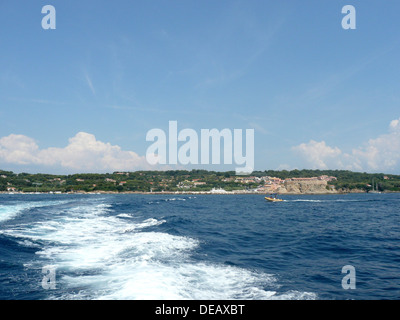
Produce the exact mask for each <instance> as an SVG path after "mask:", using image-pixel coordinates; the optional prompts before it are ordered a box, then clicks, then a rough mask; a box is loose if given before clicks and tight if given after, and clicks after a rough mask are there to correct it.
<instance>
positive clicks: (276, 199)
mask: <svg viewBox="0 0 400 320" xmlns="http://www.w3.org/2000/svg"><path fill="white" fill-rule="evenodd" d="M265 200H267V201H269V202H282V201H285V200H283V199H279V198H277V195H276V194H271V195H270V196H269V197H265Z"/></svg>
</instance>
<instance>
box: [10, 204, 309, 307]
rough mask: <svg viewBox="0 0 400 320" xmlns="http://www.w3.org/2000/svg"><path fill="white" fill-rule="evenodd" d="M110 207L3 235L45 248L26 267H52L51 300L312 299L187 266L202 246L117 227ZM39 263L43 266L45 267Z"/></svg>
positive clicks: (206, 266)
mask: <svg viewBox="0 0 400 320" xmlns="http://www.w3.org/2000/svg"><path fill="white" fill-rule="evenodd" d="M121 216H122V217H126V216H125V214H118V215H113V211H112V207H111V206H110V205H109V204H106V203H103V204H98V205H93V204H92V203H91V202H87V203H85V202H84V201H83V202H82V203H81V204H80V205H79V206H76V207H72V208H68V209H63V211H62V212H59V213H58V214H55V215H53V214H52V215H51V220H49V221H46V220H44V221H37V222H36V223H34V224H30V225H29V226H15V227H13V228H12V229H9V230H5V232H6V233H8V234H12V235H14V236H17V237H20V238H23V240H21V241H27V243H29V244H31V243H32V244H34V242H35V241H36V240H40V241H41V242H43V241H45V242H48V244H47V245H45V246H44V247H41V250H40V251H38V252H37V255H38V256H39V257H41V258H42V259H40V260H39V261H35V262H32V263H26V264H25V265H26V266H27V267H32V268H33V267H36V268H41V267H42V265H39V264H40V263H45V264H46V265H47V264H52V265H54V266H55V267H56V269H57V270H58V271H57V272H58V274H59V276H58V278H57V288H60V289H61V290H62V291H61V292H62V294H61V295H59V294H58V295H57V293H53V292H49V294H53V295H50V296H49V297H48V298H49V299H107V300H111V299H196V300H199V299H210V300H224V299H229V300H232V299H259V300H261V299H297V298H300V299H303V298H310V297H312V294H308V293H304V292H297V291H293V292H287V293H285V294H277V289H278V288H279V285H278V284H277V280H276V278H275V277H274V276H273V275H269V274H266V273H262V272H256V271H251V270H247V269H243V268H239V267H234V266H229V265H224V264H217V263H211V262H198V261H193V259H191V254H192V252H193V251H194V250H195V249H196V248H197V247H198V246H199V241H197V240H196V239H193V238H189V237H183V236H176V235H171V234H167V233H163V232H155V231H146V228H147V227H151V226H158V225H161V224H163V223H166V221H165V220H157V219H154V218H149V219H146V220H143V221H138V219H139V218H138V217H132V216H129V217H131V218H132V219H121ZM43 259H44V260H43Z"/></svg>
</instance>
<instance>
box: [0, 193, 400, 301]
mask: <svg viewBox="0 0 400 320" xmlns="http://www.w3.org/2000/svg"><path fill="white" fill-rule="evenodd" d="M282 198H283V199H285V200H286V201H285V202H281V203H269V202H266V201H265V200H264V196H263V195H136V194H135V195H126V194H121V195H118V194H115V195H68V194H59V195H56V194H32V195H20V194H14V195H8V194H2V195H0V299H2V300H4V299H6V300H8V299H12V300H20V299H30V300H32V299H33V300H42V299H45V300H48V299H50V300H52V299H74V300H75V299H107V300H111V299H157V300H163V299H179V300H181V299H182V300H183V299H193V300H199V299H211V300H226V299H228V300H231V299H232V300H236V299H239V300H268V299H316V300H343V299H354V300H370V299H390V300H394V299H400V194H348V195H318V196H317V195H313V196H311V195H309V196H307V195H291V196H289V195H287V196H282ZM344 266H351V267H352V268H353V270H354V272H353V273H346V272H344V273H342V268H343V267H344ZM346 270H347V269H346ZM349 272H350V271H349ZM350 276H351V278H346V277H350ZM344 278H345V279H346V280H344ZM342 281H344V282H345V283H346V284H350V283H351V284H352V285H353V284H354V285H355V288H354V289H351V288H350V289H345V288H344V286H343V285H342Z"/></svg>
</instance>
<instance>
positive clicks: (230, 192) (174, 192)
mask: <svg viewBox="0 0 400 320" xmlns="http://www.w3.org/2000/svg"><path fill="white" fill-rule="evenodd" d="M361 193H365V194H369V193H371V192H326V193H320V192H316V193H289V192H288V193H278V194H279V195H280V196H286V195H310V196H311V195H314V196H315V195H345V194H361ZM388 193H399V191H383V192H379V193H371V194H388ZM2 194H6V195H32V194H37V195H40V194H42V195H43V194H53V195H61V194H62V195H77V194H85V195H99V194H114V195H115V194H125V195H126V194H140V195H269V194H270V193H265V192H251V191H225V192H215V191H214V192H212V191H192V192H182V191H164V192H161V191H159V192H148V191H125V192H117V191H97V192H86V191H76V192H57V191H56V192H17V191H16V192H8V191H1V192H0V195H2Z"/></svg>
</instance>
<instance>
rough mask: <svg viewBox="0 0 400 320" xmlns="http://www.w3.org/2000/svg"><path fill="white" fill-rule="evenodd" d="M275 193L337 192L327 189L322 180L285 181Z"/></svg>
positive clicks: (326, 184)
mask: <svg viewBox="0 0 400 320" xmlns="http://www.w3.org/2000/svg"><path fill="white" fill-rule="evenodd" d="M277 192H278V193H282V194H299V193H301V194H322V193H337V191H336V190H335V189H334V188H329V187H328V183H327V182H326V181H323V180H315V181H285V183H284V184H283V186H280V187H279V189H278V190H277Z"/></svg>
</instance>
